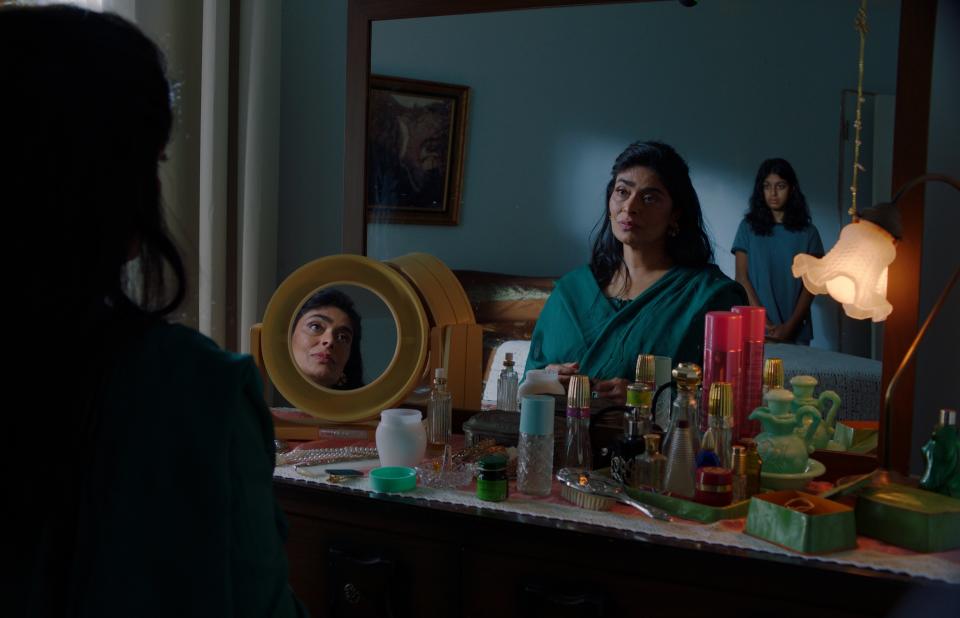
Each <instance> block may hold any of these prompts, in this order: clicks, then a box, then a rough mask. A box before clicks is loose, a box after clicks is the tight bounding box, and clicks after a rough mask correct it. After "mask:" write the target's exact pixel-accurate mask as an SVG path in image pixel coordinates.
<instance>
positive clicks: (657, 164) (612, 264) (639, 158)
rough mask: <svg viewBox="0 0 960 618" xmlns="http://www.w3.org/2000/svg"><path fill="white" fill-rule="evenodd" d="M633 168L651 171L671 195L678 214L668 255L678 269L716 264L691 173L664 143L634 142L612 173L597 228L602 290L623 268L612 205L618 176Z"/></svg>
mask: <svg viewBox="0 0 960 618" xmlns="http://www.w3.org/2000/svg"><path fill="white" fill-rule="evenodd" d="M632 167H648V168H650V169H652V170H653V171H655V172H656V173H657V176H659V177H660V181H661V182H662V183H663V185H664V187H666V189H667V191H668V192H669V193H670V199H671V200H672V201H673V208H674V211H675V212H676V213H677V215H678V216H677V226H678V229H677V234H676V236H670V235H669V234H668V235H667V239H666V250H667V255H668V256H669V257H670V259H672V260H673V263H674V264H676V265H677V266H693V267H703V266H706V265H707V264H709V263H711V262H712V261H713V247H712V246H711V245H710V238H709V237H708V236H707V232H706V230H705V229H704V226H703V212H702V211H701V209H700V199H699V198H698V197H697V192H696V190H695V189H694V188H693V183H692V182H691V181H690V169H689V168H688V167H687V163H686V161H684V160H683V157H681V156H680V155H679V154H677V151H676V150H674V149H673V148H672V147H671V146H668V145H667V144H664V143H662V142H634V143H633V144H630V145H629V146H627V149H626V150H624V151H623V152H622V153H620V156H618V157H617V160H616V161H615V162H614V164H613V168H612V169H611V170H610V182H608V183H607V190H606V199H605V200H604V202H603V214H602V215H601V217H600V221H598V222H597V225H596V226H595V227H594V230H599V231H597V232H596V238H595V240H594V242H593V254H592V256H591V258H590V270H591V271H592V272H593V276H594V278H595V279H596V280H597V283H598V284H599V285H600V287H601V288H604V287H605V286H606V285H607V284H609V283H610V281H611V279H613V276H614V275H615V274H616V272H617V270H618V269H619V268H620V265H621V264H623V245H622V244H621V243H620V241H619V240H617V238H616V237H615V236H614V235H613V230H612V229H611V227H610V217H609V204H610V196H611V195H612V194H613V187H614V184H615V183H616V180H617V174H619V173H620V172H622V171H624V170H628V169H630V168H632Z"/></svg>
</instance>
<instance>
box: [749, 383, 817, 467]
mask: <svg viewBox="0 0 960 618" xmlns="http://www.w3.org/2000/svg"><path fill="white" fill-rule="evenodd" d="M766 399H767V405H766V406H761V407H759V408H757V409H756V410H754V411H753V412H752V413H751V414H750V420H752V421H760V423H761V424H762V425H763V431H762V432H760V433H759V434H758V435H757V437H756V441H757V450H758V451H759V452H760V458H761V459H762V460H763V471H764V472H773V473H776V474H796V473H798V472H804V471H805V470H806V469H807V459H809V455H810V453H812V452H813V436H814V434H815V433H816V431H817V428H819V427H820V423H821V419H820V412H819V411H818V410H817V409H816V408H815V407H813V406H801V407H800V408H799V409H798V410H797V411H796V413H794V412H792V411H791V409H790V408H791V403H793V393H791V392H790V391H788V390H784V389H782V388H775V389H773V390H771V391H769V392H768V393H767V396H766ZM806 419H810V421H809V425H808V426H806V429H805V431H803V432H798V431H797V429H802V428H804V425H805V421H806Z"/></svg>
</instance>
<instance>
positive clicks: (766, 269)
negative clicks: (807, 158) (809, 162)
mask: <svg viewBox="0 0 960 618" xmlns="http://www.w3.org/2000/svg"><path fill="white" fill-rule="evenodd" d="M731 252H732V253H733V254H734V255H735V256H736V270H737V274H736V277H737V282H738V283H740V284H741V285H742V286H743V287H744V289H746V291H747V296H748V297H749V299H750V304H751V305H753V306H755V307H763V308H764V309H766V311H767V338H768V339H770V340H774V341H782V342H789V343H801V344H804V345H807V344H809V343H810V339H811V338H812V337H813V326H812V323H811V320H810V303H811V302H812V301H813V295H812V294H810V292H808V291H807V290H806V288H804V287H803V282H802V281H801V280H800V279H797V278H794V276H793V275H792V274H791V273H790V266H791V264H792V263H793V256H795V255H796V254H798V253H807V254H809V255H813V256H815V257H821V256H823V242H821V240H820V233H819V232H818V231H817V228H816V227H815V226H814V225H813V223H812V221H811V219H810V211H809V209H808V208H807V200H806V198H805V197H804V196H803V192H802V191H801V190H800V182H799V181H798V180H797V174H796V172H794V171H793V166H791V165H790V163H788V162H787V161H786V160H784V159H767V160H766V161H764V162H763V163H762V164H761V165H760V169H759V170H757V178H756V181H755V182H754V185H753V195H751V196H750V209H749V211H747V214H746V216H745V217H744V218H743V221H741V222H740V227H739V228H738V229H737V235H736V238H734V241H733V248H732V249H731Z"/></svg>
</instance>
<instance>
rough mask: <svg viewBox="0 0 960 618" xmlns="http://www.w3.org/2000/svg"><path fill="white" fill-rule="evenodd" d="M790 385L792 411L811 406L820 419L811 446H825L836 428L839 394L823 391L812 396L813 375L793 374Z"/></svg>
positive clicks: (815, 382) (814, 384)
mask: <svg viewBox="0 0 960 618" xmlns="http://www.w3.org/2000/svg"><path fill="white" fill-rule="evenodd" d="M790 386H792V387H793V402H792V403H791V404H790V407H791V409H792V410H793V411H794V413H796V412H797V411H798V410H799V409H800V408H801V407H803V406H811V407H813V408H816V409H817V413H818V415H819V416H820V420H821V421H822V422H821V423H820V426H819V427H818V428H817V430H816V432H815V433H814V434H813V447H814V448H827V445H828V444H829V443H830V440H832V439H833V433H834V431H835V430H836V428H837V425H836V421H837V412H838V411H840V395H837V393H835V392H834V391H823V392H822V393H820V396H819V397H814V396H813V390H814V389H815V388H816V387H817V379H816V378H815V377H813V376H794V377H792V378H790ZM804 429H805V428H804Z"/></svg>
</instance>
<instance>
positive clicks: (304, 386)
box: [251, 255, 429, 422]
mask: <svg viewBox="0 0 960 618" xmlns="http://www.w3.org/2000/svg"><path fill="white" fill-rule="evenodd" d="M428 335H429V325H428V322H427V315H426V312H425V311H424V308H423V305H422V304H421V302H420V300H419V298H418V295H417V291H416V290H415V289H414V288H413V286H412V285H411V284H410V283H409V282H408V281H407V280H406V279H405V278H404V277H403V276H402V275H401V274H400V273H399V272H397V271H396V270H395V269H393V268H391V267H389V266H387V265H385V264H381V263H380V262H377V261H375V260H372V259H369V258H366V257H362V256H357V255H335V256H330V257H325V258H321V259H319V260H316V261H313V262H310V263H309V264H307V265H305V266H303V267H301V268H299V269H297V270H296V271H295V272H294V273H293V274H291V275H290V276H289V277H287V279H286V280H285V281H284V282H283V283H282V284H281V285H280V287H278V288H277V291H276V292H275V293H274V295H273V297H272V298H271V299H270V304H269V305H267V309H266V312H265V313H264V317H263V323H262V325H257V326H255V327H254V329H253V334H252V337H251V338H252V340H253V341H254V346H253V347H254V357H255V358H257V359H258V360H260V359H262V364H263V369H264V370H265V373H266V374H267V375H268V376H269V378H270V380H271V381H272V382H273V384H274V385H275V386H276V387H277V389H278V390H279V391H280V393H281V394H282V395H283V396H284V397H285V398H286V399H287V400H288V401H290V402H291V403H292V404H293V405H294V406H296V407H297V408H299V409H301V410H303V411H304V412H307V413H308V414H309V415H311V416H312V417H313V418H314V419H315V420H316V421H317V422H321V421H341V422H351V421H357V420H362V419H367V418H371V417H373V416H376V415H377V414H378V413H379V412H380V411H381V410H384V409H387V408H390V407H392V406H394V405H396V404H397V403H399V402H400V401H402V400H403V399H404V397H405V396H406V395H407V393H409V392H410V390H412V389H413V387H414V386H415V385H416V384H417V382H418V380H419V379H420V378H421V376H422V374H423V366H424V363H425V361H426V356H427V343H428ZM257 343H259V346H258V345H257ZM361 359H362V363H360V362H358V361H359V360H361Z"/></svg>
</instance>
